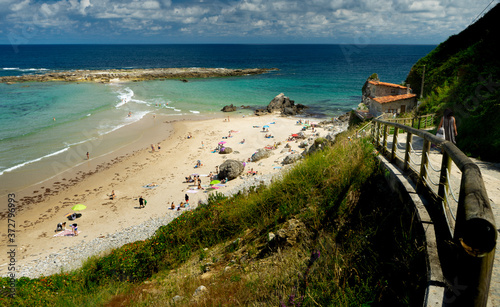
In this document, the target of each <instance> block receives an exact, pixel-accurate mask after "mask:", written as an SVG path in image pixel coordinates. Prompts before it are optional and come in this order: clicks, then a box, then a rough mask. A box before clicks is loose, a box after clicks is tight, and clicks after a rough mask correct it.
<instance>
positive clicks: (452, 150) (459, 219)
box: [372, 119, 497, 306]
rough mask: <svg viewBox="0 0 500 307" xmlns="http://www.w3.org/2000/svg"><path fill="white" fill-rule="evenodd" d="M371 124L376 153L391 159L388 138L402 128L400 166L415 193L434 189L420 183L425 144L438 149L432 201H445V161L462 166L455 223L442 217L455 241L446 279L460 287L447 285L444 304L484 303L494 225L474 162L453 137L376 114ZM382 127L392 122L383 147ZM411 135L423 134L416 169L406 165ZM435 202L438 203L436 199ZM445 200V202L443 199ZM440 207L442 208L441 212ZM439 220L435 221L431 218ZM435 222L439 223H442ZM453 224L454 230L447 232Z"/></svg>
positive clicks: (423, 176) (425, 161)
mask: <svg viewBox="0 0 500 307" xmlns="http://www.w3.org/2000/svg"><path fill="white" fill-rule="evenodd" d="M373 124H375V125H376V126H377V129H372V137H373V139H374V143H375V145H376V147H378V148H379V151H380V152H381V153H389V154H390V159H391V160H395V159H396V158H397V157H396V155H395V144H394V143H395V142H396V140H397V136H398V133H397V131H399V129H402V130H403V131H405V132H406V133H407V144H406V149H405V159H404V160H405V161H404V169H405V171H406V170H408V171H411V172H413V173H415V174H416V175H417V176H418V182H417V192H418V193H419V194H420V193H422V192H424V191H425V192H426V193H433V194H436V193H435V192H434V191H432V189H431V188H430V187H429V186H427V185H426V184H425V182H426V178H428V172H427V171H426V168H427V164H428V163H429V161H428V157H427V153H428V152H429V149H430V144H435V145H436V146H437V147H439V148H440V149H441V150H442V153H443V162H442V163H441V172H440V180H439V188H438V193H437V194H438V195H437V197H436V199H437V200H438V202H441V201H442V202H443V203H447V196H446V195H447V194H448V190H449V188H450V187H449V186H448V184H447V182H448V178H447V176H448V170H449V169H450V167H451V162H452V161H453V163H454V164H455V165H456V166H457V167H458V168H459V169H460V171H461V172H462V176H461V178H460V190H459V197H458V204H457V214H456V219H455V223H454V225H450V224H449V222H445V224H446V223H448V225H442V226H445V227H446V228H447V229H450V233H449V234H448V235H449V236H450V237H452V238H453V241H454V244H455V247H456V248H455V249H454V250H455V251H456V254H455V255H454V256H455V257H456V259H455V260H456V262H455V267H454V268H453V273H454V274H455V275H456V276H454V277H455V278H456V280H450V283H451V284H455V285H460V286H461V290H460V291H458V292H459V293H456V289H449V294H450V295H453V296H454V297H455V299H454V303H451V304H450V305H455V304H456V305H460V306H486V304H487V298H488V289H489V285H490V280H491V272H492V270H493V260H494V255H495V248H496V240H497V230H496V226H495V219H494V215H493V211H492V210H491V204H490V201H489V198H488V195H487V193H486V188H485V186H484V182H483V179H482V176H481V172H480V170H479V167H478V166H477V165H476V164H475V163H474V162H473V161H472V160H471V159H469V158H468V157H467V156H466V155H465V154H464V153H463V152H462V151H461V150H460V149H458V148H457V147H456V146H455V145H454V144H453V143H451V142H448V141H445V140H442V139H440V138H437V137H436V136H435V135H433V134H430V133H428V132H426V131H424V130H419V129H415V128H413V127H410V126H406V125H403V124H399V123H392V122H389V121H383V120H380V119H374V120H373ZM388 127H394V129H395V130H394V136H393V147H392V150H391V149H388V148H386V146H387V140H386V135H385V134H384V136H383V142H382V144H381V143H380V142H379V133H380V132H381V131H384V132H385V131H387V129H388ZM399 135H400V134H399ZM414 135H416V136H419V137H421V138H423V140H424V146H423V148H422V158H421V166H420V172H418V171H415V170H413V169H411V168H409V167H408V166H407V165H408V163H409V162H408V160H409V155H410V151H411V146H410V145H409V144H411V141H412V136H414ZM380 147H384V148H380ZM435 205H438V203H435ZM439 205H441V204H440V203H439ZM445 206H448V205H447V204H445ZM441 213H442V214H446V213H445V212H441ZM439 221H447V218H446V217H444V218H442V219H439ZM439 221H435V223H438V222H439ZM439 228H440V229H444V228H443V227H439ZM453 228H454V231H453V232H452V231H451V230H452V229H453ZM457 283H458V284H457ZM448 303H449V302H448Z"/></svg>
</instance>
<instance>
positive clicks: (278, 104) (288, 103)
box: [255, 93, 307, 116]
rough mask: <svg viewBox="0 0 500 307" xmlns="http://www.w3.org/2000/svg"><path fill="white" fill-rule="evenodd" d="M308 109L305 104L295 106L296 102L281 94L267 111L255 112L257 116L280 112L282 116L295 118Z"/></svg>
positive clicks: (272, 101)
mask: <svg viewBox="0 0 500 307" xmlns="http://www.w3.org/2000/svg"><path fill="white" fill-rule="evenodd" d="M306 108H307V107H306V106H305V105H303V104H300V103H299V104H295V101H293V100H290V98H288V97H287V96H285V94H283V93H281V94H279V95H277V96H276V97H274V99H273V100H271V102H270V103H269V104H268V105H267V107H266V108H265V109H257V110H255V115H264V114H267V113H277V112H279V113H281V115H286V116H293V115H297V114H300V113H302V112H303V111H304V109H306Z"/></svg>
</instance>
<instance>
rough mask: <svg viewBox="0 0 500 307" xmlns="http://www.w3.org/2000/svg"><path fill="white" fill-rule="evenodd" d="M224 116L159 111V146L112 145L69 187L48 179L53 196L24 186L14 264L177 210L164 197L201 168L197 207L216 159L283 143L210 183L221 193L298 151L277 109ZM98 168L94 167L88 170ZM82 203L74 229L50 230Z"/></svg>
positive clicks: (2, 264)
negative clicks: (221, 146) (123, 149)
mask: <svg viewBox="0 0 500 307" xmlns="http://www.w3.org/2000/svg"><path fill="white" fill-rule="evenodd" d="M227 117H228V114H225V117H224V118H215V119H205V120H198V121H194V120H181V121H175V122H169V121H168V120H167V119H166V118H163V117H161V116H157V117H156V119H155V121H158V122H160V123H161V124H160V125H157V126H156V128H155V130H154V134H155V135H154V136H151V135H150V136H149V137H148V141H150V140H155V138H156V139H157V140H163V141H161V142H160V144H161V149H160V150H159V151H158V150H155V151H154V152H153V151H152V150H151V147H150V146H148V145H146V144H144V141H143V142H142V143H141V145H140V148H137V149H136V150H135V151H133V152H132V153H131V154H128V155H125V154H122V155H120V153H118V152H115V153H113V154H111V155H108V157H107V159H108V162H105V161H104V162H103V161H100V162H101V163H100V164H99V163H98V162H97V161H93V160H92V158H91V160H90V161H89V162H88V164H83V165H81V166H80V171H79V172H77V173H73V175H79V176H78V177H77V179H71V178H70V177H68V178H65V179H66V180H65V182H68V181H71V180H73V185H71V186H65V187H62V186H61V185H60V184H59V185H58V183H57V182H54V180H57V178H56V179H54V180H52V184H53V185H52V186H51V187H50V189H51V191H54V189H56V190H57V191H58V193H57V194H55V195H54V194H52V193H48V194H46V195H45V196H38V195H42V194H41V192H43V191H37V192H36V193H35V192H34V190H35V191H36V189H40V188H41V187H30V188H29V189H25V190H24V191H22V192H20V193H18V194H17V195H16V199H17V200H19V199H21V198H23V197H25V196H27V195H28V196H29V197H33V203H32V204H31V205H30V206H29V208H24V210H22V211H20V212H18V214H17V215H16V217H15V221H16V233H15V234H16V235H15V245H16V265H17V266H18V267H22V266H23V264H26V263H32V262H33V261H34V260H36V259H42V258H45V257H47V256H48V255H49V254H54V253H60V252H62V251H63V250H65V249H66V250H67V249H68V248H70V247H72V246H77V245H80V244H82V243H83V242H88V241H90V240H93V239H95V238H99V237H101V238H102V237H105V236H109V235H110V234H113V233H116V232H119V231H121V230H123V229H125V228H127V227H130V226H132V225H138V224H140V223H143V222H145V221H147V220H149V219H151V218H157V217H162V216H168V215H171V216H173V215H176V214H177V212H174V211H172V210H170V209H169V207H170V204H171V203H172V202H174V203H175V205H176V206H177V205H178V204H179V203H180V202H181V201H184V196H185V194H186V193H187V191H188V190H190V189H194V188H195V186H194V184H190V183H185V182H184V181H185V179H184V178H185V177H186V176H188V175H190V174H193V173H196V174H200V175H201V179H202V186H204V188H205V190H195V191H196V192H195V193H192V192H190V193H188V195H189V198H190V200H189V203H190V209H193V208H195V207H196V205H197V204H198V202H199V201H204V200H206V199H207V198H208V195H209V193H214V191H213V190H212V191H207V190H206V188H207V187H208V185H209V181H210V179H209V178H208V177H206V176H204V175H208V174H209V173H210V172H215V169H216V166H218V165H220V164H222V163H223V162H224V161H225V160H226V159H235V160H240V161H247V159H248V158H250V157H251V156H252V154H253V153H254V152H255V151H257V149H259V148H263V147H265V146H266V145H273V144H274V143H275V142H276V143H278V142H281V145H279V146H278V148H277V149H276V150H273V153H274V154H273V155H272V156H271V157H269V158H266V159H263V160H261V161H258V162H252V163H248V164H247V165H246V168H245V171H244V173H243V175H244V176H241V177H240V178H237V179H235V180H231V181H230V182H229V183H228V184H227V185H226V186H225V187H221V188H220V189H218V190H216V191H218V192H222V193H224V191H228V190H229V189H231V188H234V187H236V186H238V185H240V184H241V183H242V182H244V181H245V180H251V178H252V176H251V175H247V172H248V171H250V169H251V168H253V170H254V171H258V172H259V174H269V173H276V172H279V171H280V170H283V169H285V168H287V167H288V166H283V165H281V161H282V160H283V158H284V157H285V156H286V155H288V154H290V152H283V153H282V150H283V149H284V146H285V145H286V144H290V145H291V149H292V150H294V151H295V152H296V153H297V152H298V153H300V152H302V150H303V149H300V148H299V147H298V145H299V142H286V139H287V138H288V137H289V136H290V134H292V133H298V132H299V131H300V130H301V128H302V125H299V124H297V123H296V122H297V119H296V118H287V117H280V116H279V115H278V114H276V115H267V116H253V115H252V116H248V115H247V116H242V115H241V114H229V118H230V120H229V121H226V120H225V119H226V118H227ZM143 120H151V119H143ZM314 121H318V120H317V119H315V120H314ZM271 123H274V124H271ZM264 125H269V132H263V131H262V126H264ZM230 131H232V132H231V135H232V137H230V138H227V139H226V138H223V137H227V136H228V135H229V132H230ZM316 132H319V133H320V135H321V136H325V135H326V134H327V133H328V132H327V131H325V130H323V128H318V129H317V130H316ZM151 133H152V132H151ZM189 133H190V134H191V135H192V136H193V137H192V138H190V139H188V138H187V136H188V134H189ZM266 133H270V134H272V135H273V136H274V138H265V137H264V136H265V134H266ZM306 134H307V135H312V134H313V132H312V131H311V129H309V130H308V131H307V132H306ZM243 139H245V142H244V144H242V143H241V141H242V140H243ZM221 141H226V142H227V143H226V144H225V146H228V147H231V148H232V149H233V150H234V152H233V153H231V154H227V155H222V154H219V153H212V151H213V150H214V148H216V147H217V144H218V142H221ZM202 142H203V144H202ZM197 160H200V161H201V163H202V164H203V166H202V167H201V168H194V167H195V165H196V162H197ZM96 165H100V166H97V167H96ZM82 167H83V168H87V170H86V171H87V172H92V174H87V175H81V174H82V172H85V170H82V169H81V168H82ZM96 168H97V169H99V171H97V172H94V171H95V169H96ZM150 183H156V184H158V186H157V187H155V188H145V187H144V186H146V185H147V184H150ZM43 185H44V188H45V189H46V188H47V187H48V183H47V182H45V183H44V184H43ZM58 187H59V189H57V188H58ZM112 190H114V192H115V194H116V198H115V199H113V200H111V199H110V197H109V195H110V194H111V191H112ZM29 194H31V195H29ZM139 196H143V198H145V199H146V200H147V206H146V207H145V208H142V209H141V208H139V202H138V197H139ZM24 199H26V198H24ZM38 199H40V200H41V201H38ZM80 203H81V204H84V205H86V206H87V208H86V209H85V210H83V211H81V212H80V213H81V217H79V218H77V219H76V221H74V222H75V223H77V224H78V229H79V231H80V234H79V235H78V236H76V237H72V236H61V237H54V234H55V232H54V231H55V229H56V225H57V223H60V222H64V221H66V222H67V224H68V225H69V224H71V223H73V221H68V220H67V219H66V218H65V215H66V214H68V213H71V212H73V211H72V210H71V207H73V206H74V205H76V204H80ZM182 210H185V209H182ZM1 224H2V227H5V229H7V220H6V219H2V220H1ZM67 227H69V226H67ZM2 233H3V231H2ZM2 242H3V244H2V247H1V249H0V253H1V254H2V255H3V256H2V257H1V258H0V275H5V274H6V273H7V272H8V271H7V267H8V265H7V264H8V259H7V256H6V255H7V251H8V249H9V247H8V244H7V235H6V234H5V233H4V234H3V235H2ZM63 267H64V266H63ZM47 273H49V274H50V273H53V272H47ZM17 277H19V276H17Z"/></svg>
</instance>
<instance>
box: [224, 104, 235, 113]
mask: <svg viewBox="0 0 500 307" xmlns="http://www.w3.org/2000/svg"><path fill="white" fill-rule="evenodd" d="M221 111H222V112H234V111H236V107H235V106H233V104H231V105H229V106H224V107H223V108H222V110H221Z"/></svg>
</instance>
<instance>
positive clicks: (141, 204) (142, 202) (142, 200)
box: [139, 195, 144, 208]
mask: <svg viewBox="0 0 500 307" xmlns="http://www.w3.org/2000/svg"><path fill="white" fill-rule="evenodd" d="M143 207H144V199H143V198H142V195H141V196H139V208H143Z"/></svg>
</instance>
